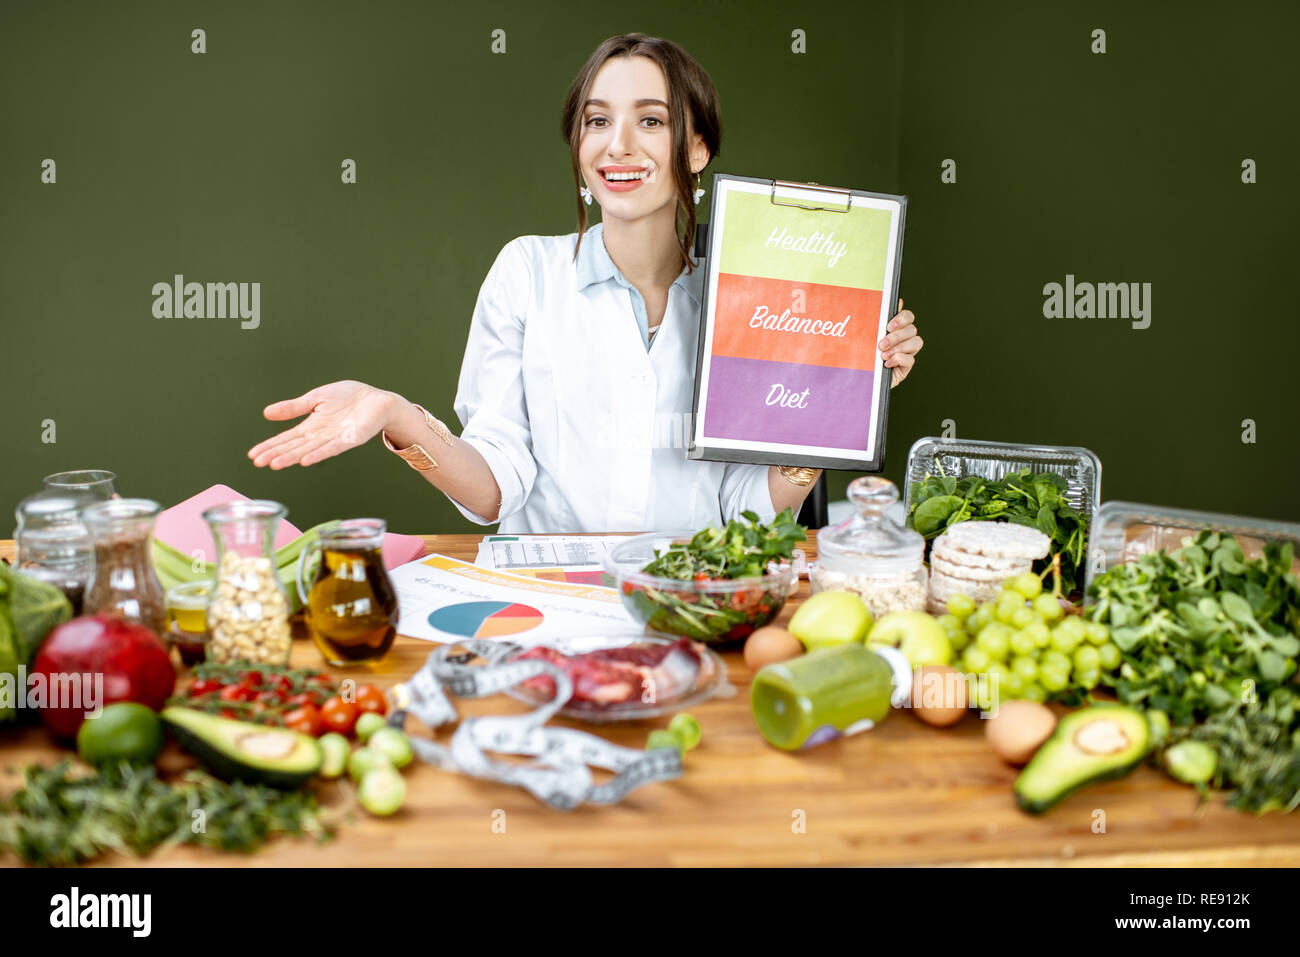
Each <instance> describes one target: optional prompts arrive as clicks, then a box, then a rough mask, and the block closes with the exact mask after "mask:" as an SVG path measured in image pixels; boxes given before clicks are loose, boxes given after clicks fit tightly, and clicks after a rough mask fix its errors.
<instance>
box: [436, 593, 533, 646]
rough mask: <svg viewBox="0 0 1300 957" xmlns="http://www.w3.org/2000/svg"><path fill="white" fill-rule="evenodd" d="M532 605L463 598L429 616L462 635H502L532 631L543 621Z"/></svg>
mask: <svg viewBox="0 0 1300 957" xmlns="http://www.w3.org/2000/svg"><path fill="white" fill-rule="evenodd" d="M543 620H544V618H543V616H542V613H541V612H540V611H538V610H537V609H536V608H534V607H533V606H532V605H521V604H519V603H518V602H504V601H463V602H460V603H459V604H456V605H447V606H446V607H445V608H439V609H437V610H436V611H434V612H433V613H432V614H430V615H429V626H430V627H431V628H436V629H437V630H438V631H443V632H446V633H447V634H449V635H455V636H456V637H459V638H503V637H505V636H506V635H517V634H519V633H520V632H524V631H530V630H531V629H533V628H536V627H537V626H538V625H540V624H541V623H542V622H543Z"/></svg>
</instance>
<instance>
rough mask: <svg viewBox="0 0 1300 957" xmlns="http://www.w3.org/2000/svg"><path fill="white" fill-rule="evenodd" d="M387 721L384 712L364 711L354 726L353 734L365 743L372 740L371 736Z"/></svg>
mask: <svg viewBox="0 0 1300 957" xmlns="http://www.w3.org/2000/svg"><path fill="white" fill-rule="evenodd" d="M385 724H387V722H386V721H385V720H384V716H383V715H382V714H375V713H374V712H373V711H363V712H362V713H361V717H359V718H357V724H356V727H355V728H353V734H355V735H356V736H357V740H358V741H360V742H361V743H362V744H365V743H366V742H367V741H369V740H370V736H371V735H372V734H374V733H375V732H376V731H378V730H379V729H380V728H382V727H383V726H384V725H385Z"/></svg>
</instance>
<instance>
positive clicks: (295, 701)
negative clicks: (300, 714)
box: [285, 691, 325, 708]
mask: <svg viewBox="0 0 1300 957" xmlns="http://www.w3.org/2000/svg"><path fill="white" fill-rule="evenodd" d="M324 700H325V696H324V695H322V694H321V693H320V692H319V691H304V692H302V693H301V694H296V695H294V696H293V697H291V698H289V699H288V700H287V701H285V704H291V705H294V706H295V707H298V708H301V707H302V706H303V705H305V704H310V705H315V706H317V707H320V703H321V702H322V701H324Z"/></svg>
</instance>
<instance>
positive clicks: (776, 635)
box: [745, 625, 803, 671]
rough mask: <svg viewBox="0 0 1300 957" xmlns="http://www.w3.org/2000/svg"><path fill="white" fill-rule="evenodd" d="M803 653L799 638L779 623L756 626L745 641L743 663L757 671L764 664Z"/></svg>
mask: <svg viewBox="0 0 1300 957" xmlns="http://www.w3.org/2000/svg"><path fill="white" fill-rule="evenodd" d="M801 654H803V645H802V644H800V643H799V639H798V638H796V637H795V636H794V635H792V634H790V632H788V631H786V630H785V629H784V628H782V627H781V626H780V625H766V626H764V627H763V628H756V629H755V630H754V633H753V634H752V635H750V636H749V640H748V641H746V642H745V664H747V665H749V667H751V668H752V669H754V670H755V671H757V670H758V669H759V668H761V667H763V666H764V665H770V664H772V663H774V662H777V661H788V660H789V659H791V658H796V657H798V656H799V655H801Z"/></svg>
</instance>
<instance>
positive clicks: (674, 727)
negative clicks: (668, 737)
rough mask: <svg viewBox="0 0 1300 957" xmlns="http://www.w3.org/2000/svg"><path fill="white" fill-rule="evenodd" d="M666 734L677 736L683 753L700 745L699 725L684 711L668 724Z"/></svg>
mask: <svg viewBox="0 0 1300 957" xmlns="http://www.w3.org/2000/svg"><path fill="white" fill-rule="evenodd" d="M668 733H669V734H673V735H676V736H677V740H678V742H679V743H680V744H681V746H682V750H683V751H689V750H691V748H694V747H696V746H697V745H699V743H700V734H701V732H700V723H699V722H698V721H696V720H695V718H694V717H692V716H691V715H689V714H687V713H686V712H685V711H683V712H682V713H681V714H679V715H676V716H674V717H673V720H671V721H669V722H668Z"/></svg>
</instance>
